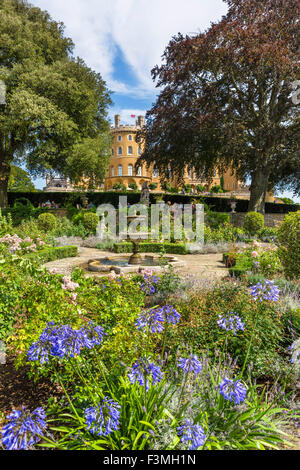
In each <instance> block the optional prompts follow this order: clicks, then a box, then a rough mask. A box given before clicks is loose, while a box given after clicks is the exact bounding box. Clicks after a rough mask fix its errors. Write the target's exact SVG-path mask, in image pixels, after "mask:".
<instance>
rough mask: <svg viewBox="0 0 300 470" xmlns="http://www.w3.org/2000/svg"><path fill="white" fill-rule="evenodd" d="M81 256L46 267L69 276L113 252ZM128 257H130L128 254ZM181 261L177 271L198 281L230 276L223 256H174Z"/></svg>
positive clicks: (93, 250)
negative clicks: (93, 260) (91, 261)
mask: <svg viewBox="0 0 300 470" xmlns="http://www.w3.org/2000/svg"><path fill="white" fill-rule="evenodd" d="M78 252H79V256H76V257H74V258H65V259H60V260H56V261H51V262H50V263H46V264H45V266H46V267H47V268H48V269H49V270H50V269H56V271H57V273H58V274H64V275H68V274H71V272H72V270H73V268H74V267H76V266H80V267H84V266H86V265H87V263H88V261H89V260H90V259H94V258H95V259H97V258H103V257H105V256H107V257H109V256H111V255H112V253H111V252H108V251H101V250H97V249H96V248H84V247H79V248H78ZM128 256H130V255H129V254H128ZM174 256H176V258H178V260H179V261H183V262H184V266H182V267H178V268H175V271H176V272H178V273H182V274H183V275H190V276H193V277H195V278H198V279H204V278H205V279H209V280H219V279H223V278H224V277H227V276H228V270H227V269H226V268H225V266H224V264H223V263H222V254H221V253H218V254H205V255H201V254H193V255H174ZM87 274H88V275H90V276H99V275H101V274H99V273H88V272H87Z"/></svg>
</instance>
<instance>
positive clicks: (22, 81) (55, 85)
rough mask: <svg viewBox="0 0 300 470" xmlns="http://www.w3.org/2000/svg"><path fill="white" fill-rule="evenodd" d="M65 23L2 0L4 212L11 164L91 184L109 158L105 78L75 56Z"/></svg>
mask: <svg viewBox="0 0 300 470" xmlns="http://www.w3.org/2000/svg"><path fill="white" fill-rule="evenodd" d="M72 50H73V43H72V41H71V39H69V38H66V37H65V36H64V25H63V23H57V22H55V21H53V20H52V19H51V17H50V16H49V14H48V13H47V12H43V11H41V10H40V9H39V8H36V7H32V6H31V5H30V4H28V3H27V2H26V1H22V0H0V80H2V81H3V82H4V83H5V85H6V99H5V104H2V105H0V207H1V206H2V207H3V206H5V205H7V187H8V180H9V176H10V168H11V166H10V165H11V162H12V161H14V162H16V163H17V164H21V163H26V165H27V168H28V169H29V171H30V173H31V174H33V175H38V174H40V175H44V174H45V172H47V170H49V169H53V170H54V171H56V172H58V173H60V174H62V175H64V176H66V177H70V178H71V180H72V182H74V183H75V184H76V183H78V181H79V180H80V179H81V178H85V181H86V182H87V183H88V184H89V185H90V186H93V185H95V184H97V183H100V182H101V181H102V180H103V177H104V175H105V170H106V164H107V162H108V158H109V143H110V138H109V125H108V122H107V107H108V105H109V104H110V103H111V101H110V94H109V92H108V90H107V88H106V84H105V82H104V81H103V80H102V78H101V76H100V75H99V74H97V73H95V72H94V71H92V70H91V69H89V68H88V67H87V66H86V65H85V63H84V62H83V61H82V60H81V59H80V58H76V59H75V58H74V57H73V56H72Z"/></svg>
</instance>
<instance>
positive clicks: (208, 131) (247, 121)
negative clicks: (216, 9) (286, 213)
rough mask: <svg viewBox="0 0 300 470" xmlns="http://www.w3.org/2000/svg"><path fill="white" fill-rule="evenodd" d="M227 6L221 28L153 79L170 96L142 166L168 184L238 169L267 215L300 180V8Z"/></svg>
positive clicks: (280, 1)
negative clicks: (270, 197) (280, 187)
mask: <svg viewBox="0 0 300 470" xmlns="http://www.w3.org/2000/svg"><path fill="white" fill-rule="evenodd" d="M225 1H226V3H227V4H228V6H229V9H228V13H227V15H226V16H224V17H223V18H222V20H221V21H220V22H219V23H217V24H212V25H211V27H210V28H209V29H208V31H206V32H205V33H201V34H198V35H197V36H192V37H191V36H185V37H184V36H182V35H181V34H178V36H176V37H174V38H172V40H171V42H170V43H169V45H168V47H167V48H166V50H165V53H164V56H163V59H164V60H163V65H162V66H160V67H158V66H156V67H155V68H154V69H153V70H152V77H153V80H155V81H156V82H157V87H159V88H161V91H160V94H159V96H158V98H157V102H156V103H155V104H154V106H153V107H152V109H151V110H150V111H149V112H148V113H147V115H146V118H147V124H146V127H145V129H144V130H143V131H141V132H140V133H139V135H138V139H145V142H146V145H145V151H144V153H143V155H142V157H141V159H142V160H143V161H145V162H147V164H149V165H150V164H155V165H156V166H157V167H158V169H159V170H160V172H161V174H162V175H166V172H167V170H168V169H170V168H171V169H172V171H173V173H174V174H177V175H179V176H180V175H182V173H183V170H184V168H185V167H186V165H192V166H193V167H194V168H195V170H196V171H197V172H198V173H199V174H200V173H202V174H203V172H204V173H205V175H206V177H210V176H211V175H212V173H213V171H214V169H215V168H216V167H217V168H219V169H220V170H221V171H222V170H224V169H225V168H227V167H228V166H232V168H234V169H235V170H236V171H237V174H238V175H239V176H240V177H241V178H245V177H247V176H248V177H251V197H250V204H249V210H250V211H258V212H264V202H265V195H266V191H267V190H268V189H269V188H270V187H273V186H276V185H277V184H279V183H281V184H284V183H285V182H286V183H287V184H291V185H294V188H296V186H297V184H296V183H297V176H298V177H299V168H300V164H299V161H300V159H299V137H300V135H299V134H300V126H299V124H300V120H299V106H300V104H299V103H300V99H298V97H297V96H296V95H297V93H296V92H295V90H293V87H295V86H297V83H296V81H297V80H299V79H300V63H299V17H300V1H299V0H225ZM299 88H300V85H299ZM298 188H299V184H298Z"/></svg>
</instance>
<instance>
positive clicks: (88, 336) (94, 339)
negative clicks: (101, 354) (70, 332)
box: [81, 321, 105, 349]
mask: <svg viewBox="0 0 300 470" xmlns="http://www.w3.org/2000/svg"><path fill="white" fill-rule="evenodd" d="M81 332H82V334H83V336H84V346H85V347H86V348H88V349H92V348H93V347H94V346H99V345H100V344H101V343H102V340H103V336H104V335H105V333H104V329H103V328H102V327H101V326H97V325H94V323H93V322H92V321H90V322H89V323H88V325H85V326H84V327H82V328H81Z"/></svg>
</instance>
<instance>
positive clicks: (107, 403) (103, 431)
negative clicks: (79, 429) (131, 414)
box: [84, 397, 121, 436]
mask: <svg viewBox="0 0 300 470" xmlns="http://www.w3.org/2000/svg"><path fill="white" fill-rule="evenodd" d="M120 408H121V406H120V405H119V403H117V402H115V401H113V400H112V399H110V398H109V397H104V399H103V400H102V403H101V404H99V405H98V406H92V407H91V408H87V409H86V410H85V411H84V414H85V419H86V426H87V429H88V431H90V433H92V434H97V435H98V436H108V435H109V434H111V433H112V432H114V431H117V430H118V429H119V426H120Z"/></svg>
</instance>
